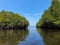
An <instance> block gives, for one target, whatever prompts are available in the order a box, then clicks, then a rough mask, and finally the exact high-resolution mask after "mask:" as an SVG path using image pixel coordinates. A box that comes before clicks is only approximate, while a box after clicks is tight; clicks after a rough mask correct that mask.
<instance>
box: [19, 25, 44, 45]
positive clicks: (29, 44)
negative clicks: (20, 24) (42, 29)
mask: <svg viewBox="0 0 60 45" xmlns="http://www.w3.org/2000/svg"><path fill="white" fill-rule="evenodd" d="M28 31H29V33H28V35H27V37H26V38H25V40H23V41H22V42H20V44H18V45H44V42H43V38H42V36H41V35H40V34H39V32H38V30H37V29H36V27H34V26H33V27H29V28H28Z"/></svg>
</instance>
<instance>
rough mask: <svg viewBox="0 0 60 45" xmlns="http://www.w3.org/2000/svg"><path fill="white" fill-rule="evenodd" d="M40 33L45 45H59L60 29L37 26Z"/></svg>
mask: <svg viewBox="0 0 60 45" xmlns="http://www.w3.org/2000/svg"><path fill="white" fill-rule="evenodd" d="M38 31H39V33H40V34H41V35H42V37H43V40H44V42H45V45H60V31H58V30H50V29H49V30H42V29H39V28H38Z"/></svg>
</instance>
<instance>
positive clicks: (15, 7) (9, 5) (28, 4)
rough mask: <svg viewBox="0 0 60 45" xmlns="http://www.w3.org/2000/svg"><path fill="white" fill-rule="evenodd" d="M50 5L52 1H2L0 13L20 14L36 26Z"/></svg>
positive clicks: (0, 0) (0, 1) (0, 2)
mask: <svg viewBox="0 0 60 45" xmlns="http://www.w3.org/2000/svg"><path fill="white" fill-rule="evenodd" d="M50 5H51V0H0V11H2V10H6V11H11V12H14V13H18V14H20V15H22V16H23V17H25V18H26V19H27V20H28V21H29V23H30V25H31V26H35V25H36V23H37V22H38V21H39V19H40V18H41V16H42V14H43V13H44V11H45V10H46V9H48V7H49V6H50Z"/></svg>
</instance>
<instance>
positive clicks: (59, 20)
mask: <svg viewBox="0 0 60 45" xmlns="http://www.w3.org/2000/svg"><path fill="white" fill-rule="evenodd" d="M36 26H37V27H45V28H47V27H48V28H60V0H52V4H51V6H50V7H49V8H48V9H47V10H46V11H45V12H44V14H43V15H42V18H41V19H40V20H39V22H38V23H37V24H36Z"/></svg>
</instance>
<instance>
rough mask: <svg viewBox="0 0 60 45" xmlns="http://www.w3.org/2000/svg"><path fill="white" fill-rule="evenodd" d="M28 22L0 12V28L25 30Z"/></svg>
mask: <svg viewBox="0 0 60 45" xmlns="http://www.w3.org/2000/svg"><path fill="white" fill-rule="evenodd" d="M28 25H29V22H28V21H27V20H26V18H24V17H23V16H21V15H19V14H17V13H13V12H8V11H5V10H2V11H1V12H0V28H26V27H27V26H28Z"/></svg>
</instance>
